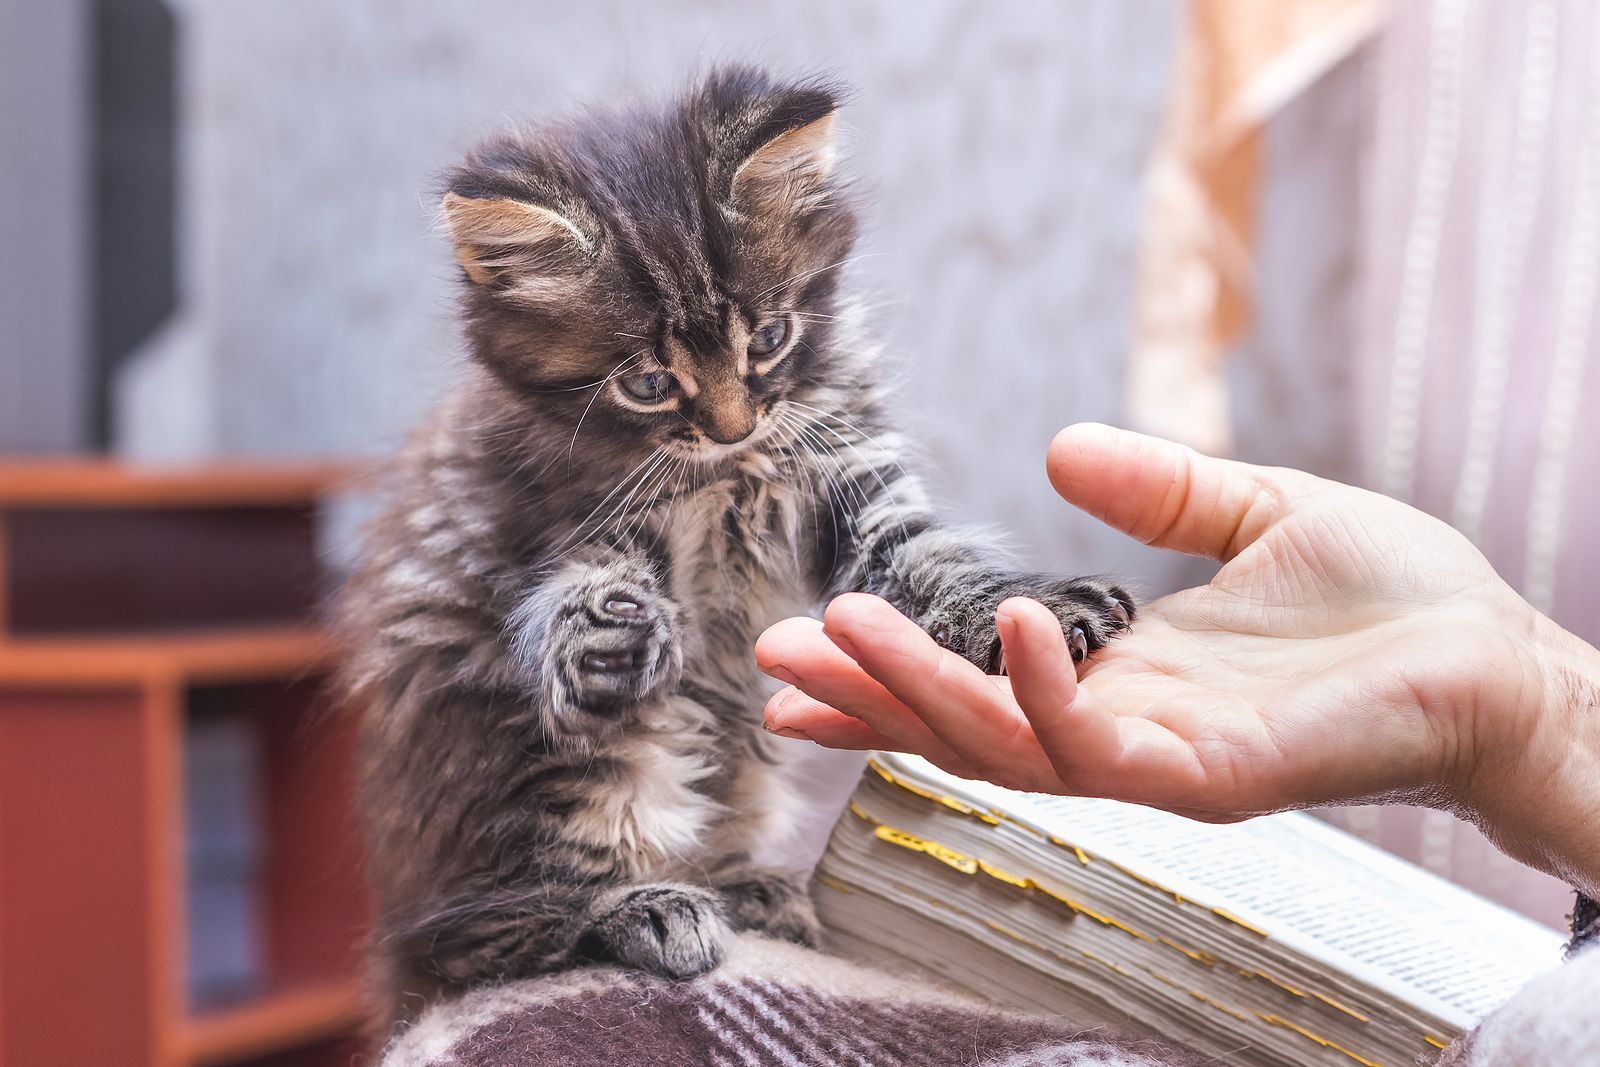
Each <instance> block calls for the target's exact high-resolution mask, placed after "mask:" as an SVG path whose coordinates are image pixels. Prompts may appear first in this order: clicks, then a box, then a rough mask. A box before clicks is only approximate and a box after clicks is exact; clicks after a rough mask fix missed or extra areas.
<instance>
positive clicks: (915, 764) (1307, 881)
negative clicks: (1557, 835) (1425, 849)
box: [879, 756, 1562, 1023]
mask: <svg viewBox="0 0 1600 1067" xmlns="http://www.w3.org/2000/svg"><path fill="white" fill-rule="evenodd" d="M879 759H881V760H883V762H884V763H885V764H886V765H887V766H889V768H890V769H891V770H892V771H894V772H895V773H896V774H904V775H906V776H907V777H909V778H911V779H912V780H914V781H918V782H921V783H922V784H924V785H927V786H929V787H931V788H933V789H934V790H935V791H936V792H941V793H950V794H952V795H955V796H959V797H961V798H963V799H966V800H969V801H974V802H976V803H977V804H979V805H981V806H983V807H989V808H997V809H1001V810H1004V811H1005V812H1007V813H1008V814H1010V815H1012V816H1013V817H1015V818H1017V819H1019V820H1020V821H1022V822H1025V823H1030V824H1032V825H1034V826H1035V827H1036V828H1037V829H1039V830H1042V831H1044V832H1045V833H1047V834H1052V835H1055V836H1057V837H1060V838H1062V839H1063V840H1065V841H1067V842H1069V843H1071V844H1073V845H1077V846H1078V847H1080V848H1082V849H1084V850H1085V851H1087V852H1088V853H1089V854H1090V855H1091V856H1096V855H1098V856H1101V857H1103V858H1105V859H1108V860H1111V861H1112V862H1114V863H1117V864H1119V865H1121V866H1124V867H1127V868H1128V869H1130V870H1132V871H1135V872H1137V873H1138V874H1139V875H1140V876H1142V877H1146V878H1149V879H1151V880H1152V881H1154V882H1157V883H1159V884H1161V885H1163V886H1165V887H1167V888H1170V889H1172V890H1173V891H1175V892H1178V893H1181V894H1183V895H1184V896H1186V897H1189V898H1191V899H1193V900H1196V901H1199V902H1203V903H1204V904H1205V905H1208V906H1212V907H1222V908H1225V909H1226V910H1228V911H1231V912H1234V913H1235V914H1237V915H1239V916H1240V917H1241V918H1243V919H1245V920H1246V921H1247V922H1249V923H1251V924H1252V925H1255V926H1258V927H1260V928H1261V929H1263V930H1266V931H1268V932H1269V933H1270V934H1271V935H1272V936H1273V937H1276V938H1280V939H1284V940H1285V941H1286V942H1288V943H1290V944H1292V945H1293V946H1294V947H1296V948H1298V949H1300V950H1301V951H1304V952H1306V953H1307V954H1308V955H1311V956H1313V957H1322V958H1328V959H1330V960H1331V959H1338V960H1339V962H1340V965H1341V966H1344V967H1346V969H1349V970H1351V971H1352V973H1356V974H1358V975H1360V976H1361V977H1363V978H1365V979H1366V980H1368V981H1371V982H1373V984H1375V985H1379V986H1382V987H1387V988H1391V989H1393V988H1395V987H1397V986H1398V987H1403V988H1404V990H1405V991H1406V994H1407V995H1408V996H1411V997H1412V999H1416V1000H1419V1001H1424V1002H1432V1003H1431V1004H1430V1005H1429V1006H1430V1007H1432V1008H1434V1010H1436V1011H1437V1012H1438V1013H1439V1014H1440V1015H1442V1016H1444V1017H1446V1018H1455V1019H1460V1020H1462V1022H1463V1023H1465V1022H1468V1021H1470V1020H1475V1019H1477V1018H1480V1017H1481V1016H1482V1015H1483V1014H1484V1013H1485V1012H1487V1011H1488V1010H1489V1009H1491V1008H1493V1007H1494V1006H1496V1005H1497V1004H1499V1003H1501V1002H1502V1001H1504V1000H1505V999H1506V998H1508V997H1509V996H1510V995H1511V994H1512V993H1514V992H1515V991H1516V990H1517V989H1518V988H1520V987H1521V986H1522V985H1523V984H1524V983H1526V982H1527V981H1528V979H1529V978H1531V977H1533V976H1534V975H1535V974H1538V973H1540V972H1542V971H1545V970H1548V969H1550V968H1551V967H1553V966H1556V965H1557V964H1558V963H1559V962H1560V959H1561V944H1562V938H1561V936H1560V935H1559V934H1557V933H1556V932H1555V931H1553V930H1551V929H1549V928H1548V927H1545V926H1542V925H1540V924H1538V923H1535V922H1533V921H1532V920H1530V919H1527V918H1524V917H1523V916H1521V915H1518V914H1516V913H1514V912H1511V911H1509V910H1508V909H1505V908H1502V907H1500V906H1499V905H1497V904H1494V903H1492V902H1490V901H1488V900H1485V899H1483V898H1482V897H1479V896H1477V895H1476V894H1473V893H1470V892H1468V891H1466V890H1464V889H1461V888H1460V887H1458V886H1455V885H1453V884H1451V883H1449V882H1447V881H1445V880H1444V879H1442V878H1438V877H1436V876H1434V875H1432V874H1430V873H1428V872H1426V871H1423V870H1421V869H1420V868H1417V867H1415V866H1413V865H1411V864H1409V863H1406V862H1405V861H1403V860H1400V859H1398V858H1397V857H1394V856H1392V855H1390V854H1389V853H1386V852H1384V851H1383V850H1381V849H1378V848H1376V847H1374V846H1372V845H1369V844H1367V843H1366V842H1363V841H1360V840H1358V839H1356V838H1353V837H1351V836H1350V835H1348V834H1345V833H1343V832H1342V831H1340V830H1338V829H1335V828H1334V827H1332V826H1329V825H1328V824H1326V823H1323V822H1321V821H1320V820H1317V819H1315V818H1313V817H1312V816H1309V815H1304V814H1300V813H1286V814H1281V815H1269V816H1262V817H1260V818H1257V819H1252V820H1249V821H1247V822H1242V823H1234V824H1231V825H1225V826H1219V825H1212V824H1209V823H1200V822H1194V821H1192V820H1189V819H1185V818H1183V817H1181V816H1178V815H1173V814H1171V813H1168V812H1164V811H1157V810H1155V809H1152V808H1145V807H1140V806H1138V805H1132V804H1122V803H1118V802H1116V801H1109V800H1090V799H1084V798H1081V797H1055V796H1046V795H1039V794H1031V793H1016V792H1012V791H1010V790H1006V789H1002V788H1000V787H998V786H994V785H990V784H988V783H983V782H970V781H967V780H965V779H961V778H957V777H955V776H953V775H949V774H946V773H945V772H943V771H940V770H939V769H938V768H936V767H934V766H933V765H932V764H929V763H927V762H926V761H923V760H919V759H915V758H912V757H903V756H895V757H892V758H886V757H879ZM1415 993H1420V994H1423V996H1422V997H1420V998H1419V997H1416V996H1414V995H1413V994H1415Z"/></svg>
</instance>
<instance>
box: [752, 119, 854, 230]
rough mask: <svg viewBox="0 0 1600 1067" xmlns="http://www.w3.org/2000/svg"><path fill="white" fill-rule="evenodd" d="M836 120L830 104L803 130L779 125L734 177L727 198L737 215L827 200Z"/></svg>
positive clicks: (836, 152) (835, 156)
mask: <svg viewBox="0 0 1600 1067" xmlns="http://www.w3.org/2000/svg"><path fill="white" fill-rule="evenodd" d="M837 118H838V113H837V112H836V111H834V110H833V108H832V106H831V105H830V106H829V108H828V110H827V111H826V112H824V113H823V114H822V115H820V116H818V117H816V118H812V119H810V120H809V121H804V122H802V123H800V124H799V125H791V126H787V127H785V126H782V125H779V126H778V127H777V129H776V132H775V133H774V134H773V135H772V136H771V137H770V139H768V140H767V141H766V142H765V143H763V144H761V145H760V146H759V147H757V148H756V149H755V150H754V151H753V152H751V153H750V154H749V155H748V156H746V157H745V159H744V161H743V162H742V163H740V164H739V166H738V168H737V169H736V170H735V171H734V172H733V183H732V186H731V187H730V189H729V193H728V199H729V201H730V203H731V204H732V205H733V208H734V210H735V211H740V212H748V211H751V210H762V209H772V208H781V207H788V208H791V209H800V210H803V209H804V208H806V207H807V206H809V205H811V204H814V203H815V202H817V201H818V200H820V199H823V198H824V197H825V196H826V192H827V188H828V181H829V179H830V178H832V177H833V169H834V165H835V164H836V163H837V162H838V159H839V147H838V135H837Z"/></svg>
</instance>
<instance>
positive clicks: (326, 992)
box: [176, 981, 363, 1067]
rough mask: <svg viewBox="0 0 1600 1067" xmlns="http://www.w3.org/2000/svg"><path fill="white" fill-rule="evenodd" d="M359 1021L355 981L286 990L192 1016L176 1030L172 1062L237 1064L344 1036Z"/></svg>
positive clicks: (208, 1066) (196, 1066) (205, 1066)
mask: <svg viewBox="0 0 1600 1067" xmlns="http://www.w3.org/2000/svg"><path fill="white" fill-rule="evenodd" d="M362 1018H363V1015H362V994H361V985H360V983H359V982H354V981H345V982H329V983H326V984H320V985H312V986H304V987H301V988H299V989H288V990H284V991H282V992H279V993H271V994H268V995H266V996H264V997H262V998H260V999H259V1000H254V1001H250V1002H248V1003H246V1004H242V1005H240V1006H238V1007H234V1008H226V1009H222V1010H219V1011H215V1012H207V1013H205V1014H202V1015H197V1016H193V1017H191V1018H190V1019H188V1020H187V1021H186V1022H185V1023H184V1024H183V1026H182V1027H181V1028H180V1029H179V1032H178V1049H177V1056H176V1059H177V1062H179V1063H182V1064H187V1065H189V1067H218V1065H221V1064H227V1063H237V1062H239V1061H241V1060H248V1059H253V1058H255V1057H257V1056H265V1055H269V1054H271V1053H274V1052H281V1051H284V1050H286V1049H292V1048H296V1047H299V1046H302V1045H309V1044H312V1043H313V1042H316V1041H321V1040H323V1039H325V1038H330V1037H342V1036H345V1035H347V1034H350V1033H352V1032H354V1031H355V1029H356V1028H357V1027H359V1026H360V1025H361V1021H362Z"/></svg>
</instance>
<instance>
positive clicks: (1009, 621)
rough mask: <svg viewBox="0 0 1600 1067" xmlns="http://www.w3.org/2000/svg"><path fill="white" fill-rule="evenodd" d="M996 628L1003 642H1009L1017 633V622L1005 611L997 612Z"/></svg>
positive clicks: (995, 616)
mask: <svg viewBox="0 0 1600 1067" xmlns="http://www.w3.org/2000/svg"><path fill="white" fill-rule="evenodd" d="M994 628H995V629H996V630H998V631H1000V637H1001V639H1002V640H1006V641H1009V640H1010V639H1011V635H1012V634H1013V633H1015V632H1016V628H1017V620H1016V619H1014V618H1012V617H1011V616H1010V615H1007V614H1006V613H1005V612H1003V611H997V612H995V613H994Z"/></svg>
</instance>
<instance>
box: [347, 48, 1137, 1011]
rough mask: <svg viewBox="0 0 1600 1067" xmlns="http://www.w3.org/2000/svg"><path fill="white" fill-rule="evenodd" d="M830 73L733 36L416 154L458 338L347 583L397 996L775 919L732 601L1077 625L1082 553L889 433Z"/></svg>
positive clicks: (700, 961) (761, 771) (426, 994)
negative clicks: (1077, 555) (441, 236)
mask: <svg viewBox="0 0 1600 1067" xmlns="http://www.w3.org/2000/svg"><path fill="white" fill-rule="evenodd" d="M838 102H839V99H838V96H837V95H836V94H835V92H833V91H832V90H830V89H829V88H827V87H825V86H823V85H820V84H818V83H814V82H798V83H785V82H779V81H775V80H773V79H771V78H769V77H768V76H767V75H765V74H763V73H761V72H759V71H756V70H752V69H743V68H740V69H729V70H723V71H720V72H718V73H715V74H712V75H711V76H710V77H708V78H707V79H706V80H705V81H704V82H703V83H701V84H700V85H699V86H697V87H696V88H694V89H693V90H692V91H691V92H689V93H688V94H687V95H685V96H684V97H683V98H682V99H681V100H680V101H678V102H676V103H675V104H674V105H673V106H670V107H668V108H665V109H663V110H660V111H654V112H630V113H627V114H610V115H589V116H585V117H583V118H580V119H576V120H573V121H570V122H567V123H564V124H557V125H552V126H549V127H546V128H544V129H542V130H540V131H538V132H535V133H531V134H508V135H505V136H502V137H499V138H496V139H494V140H491V141H490V142H489V143H487V144H486V145H484V146H482V147H481V148H479V149H478V150H477V151H476V152H474V153H473V154H472V155H470V156H469V157H468V158H467V160H466V161H465V162H464V163H463V164H462V165H461V166H460V167H458V168H457V169H456V170H455V171H454V172H453V173H452V174H450V176H449V179H448V191H447V192H446V193H445V196H444V205H443V208H444V216H445V220H446V222H447V224H448V228H449V232H450V235H451V237H452V239H453V241H454V245H455V253H456V258H457V260H458V261H459V264H460V267H461V277H462V286H461V290H462V292H461V301H462V311H463V319H464V322H465V329H466V336H467V339H468V342H469V345H470V350H471V355H472V356H473V369H472V371H471V373H470V377H469V378H468V379H467V381H466V382H465V383H464V384H463V385H462V386H461V387H460V388H459V390H458V391H457V392H455V393H454V394H453V395H452V396H451V397H450V398H449V399H448V400H447V401H446V402H445V404H444V405H443V406H442V408H441V409H440V410H439V411H438V412H437V414H436V416H435V418H434V419H433V420H432V422H431V423H430V424H429V425H428V426H427V427H426V428H425V430H424V431H423V432H422V433H421V434H419V435H418V436H417V437H416V438H415V440H414V442H413V443H412V445H411V446H410V448H409V450H408V451H407V453H406V454H405V456H404V457H403V461H402V464H401V476H400V478H399V480H398V484H397V485H396V487H395V495H394V500H393V502H392V505H391V507H390V508H389V510H388V512H387V514H386V516H385V517H384V518H382V519H381V520H380V521H379V522H378V523H377V524H376V525H375V527H374V530H373V532H372V534H371V536H370V541H369V544H368V547H367V551H366V559H365V564H364V566H363V568H362V569H361V572H360V573H359V574H358V576H357V577H356V579H355V580H354V581H353V582H352V584H351V587H350V589H349V592H348V594H347V598H346V601H345V617H346V621H347V626H348V633H349V635H350V636H351V638H352V639H353V648H352V652H353V655H352V659H351V671H352V682H353V685H354V686H355V688H356V689H357V691H358V692H359V693H360V695H361V697H362V699H363V700H364V701H365V703H366V706H367V708H368V711H367V719H366V721H365V755H364V785H365V807H366V812H367V820H368V825H369V831H370V839H371V850H372V864H371V873H372V879H373V883H374V885H375V887H376V890H377V895H378V899H379V915H378V939H377V945H378V955H379V957H380V962H381V963H382V964H383V966H384V968H385V970H386V972H387V981H388V983H389V987H390V988H389V992H390V994H391V995H392V997H393V998H394V999H393V1004H394V1010H395V1015H396V1017H407V1016H411V1015H414V1014H415V1009H416V1008H417V1007H418V1006H419V1005H420V1003H424V1002H426V1001H427V1000H430V999H432V998H433V997H435V996H438V995H442V994H447V993H450V992H454V991H459V990H462V989H465V988H467V987H470V986H473V985H475V984H480V983H484V982H492V981H496V980H499V979H506V978H514V977H518V976H526V975H529V974H535V973H539V972H544V971H550V970H555V969H559V968H563V967H567V966H569V965H572V964H574V963H576V962H579V961H585V960H609V961H614V962H618V963H621V964H624V965H627V966H629V967H634V968H639V969H642V970H644V971H647V972H652V973H655V974H658V975H665V976H669V977H674V978H682V977H688V976H692V975H696V974H700V973H702V972H704V971H706V970H708V969H710V968H712V967H714V966H716V964H717V962H718V960H719V958H720V954H721V952H722V949H723V945H724V943H725V941H726V939H727V938H728V937H729V936H730V932H731V931H737V930H754V931H761V932H765V933H767V934H770V935H772V936H774V937H780V938H788V939H791V940H794V941H798V942H801V943H804V944H810V945H814V944H816V942H817V925H816V920H815V918H814V916H813V914H812V911H811V905H810V902H809V900H808V899H807V895H806V889H805V887H804V885H803V883H802V882H800V881H798V880H796V879H795V878H794V877H793V876H790V875H785V874H781V873H777V872H773V871H768V870H762V869H759V868H757V867H755V866H753V865H752V864H751V862H750V860H749V855H750V853H751V851H752V849H753V847H754V846H755V844H756V843H757V842H758V841H759V840H761V839H762V838H763V836H764V835H766V834H768V833H771V832H773V830H774V828H775V827H777V826H778V825H780V824H781V821H782V818H783V814H784V811H785V809H786V808H787V807H789V806H790V802H789V801H788V800H787V799H786V798H785V796H784V795H783V794H782V792H781V788H780V785H779V782H780V778H781V775H780V767H779V764H780V763H781V762H782V761H783V759H784V758H785V756H786V755H787V754H788V743H787V742H783V741H781V740H777V739H775V738H772V737H770V736H768V735H767V734H766V733H764V732H763V731H762V730H761V728H760V722H759V717H760V713H761V708H762V705H763V703H764V702H765V700H766V698H767V696H768V695H769V694H770V693H771V692H772V691H773V686H772V684H771V683H769V682H768V680H767V679H765V678H763V677H762V676H761V675H760V674H759V673H758V672H757V670H756V668H755V666H754V663H753V659H752V647H753V644H754V642H755V638H756V636H757V635H758V634H759V633H760V632H761V631H762V629H763V628H764V627H766V626H767V625H769V624H770V623H773V622H775V621H777V620H778V619H781V618H784V617H786V616H789V615H795V614H804V613H808V612H813V611H815V610H816V608H817V606H818V605H819V604H821V603H823V602H825V601H826V600H827V599H828V598H830V597H832V596H834V595H836V594H838V593H842V592H845V591H848V590H865V591H868V592H872V593H876V594H878V595H880V596H883V597H885V598H887V599H888V600H889V601H890V602H891V603H893V604H894V605H895V606H896V607H898V608H899V609H900V610H902V611H904V612H905V613H907V614H908V615H909V616H911V617H912V618H913V619H915V620H917V622H918V623H919V624H920V625H922V626H923V627H925V628H926V629H927V630H928V632H929V633H930V634H933V635H934V636H935V638H936V639H938V640H939V641H941V642H942V643H944V644H946V645H947V646H948V647H950V648H952V649H955V650H957V651H958V652H959V653H960V654H962V655H963V656H965V657H966V658H967V659H969V660H971V661H972V662H973V663H976V664H978V665H980V666H983V667H985V668H987V669H990V670H995V669H996V668H997V667H998V665H999V664H998V656H999V652H998V649H999V646H998V642H997V640H996V635H995V628H994V609H995V606H996V605H997V604H998V603H999V602H1000V601H1001V600H1003V599H1004V598H1006V597H1008V596H1011V595H1016V594H1020V595H1027V596H1032V597H1035V598H1037V599H1039V600H1041V601H1043V602H1044V603H1045V604H1047V605H1049V606H1050V607H1051V608H1052V609H1053V610H1054V611H1055V612H1056V614H1057V615H1058V616H1059V617H1060V619H1061V624H1062V627H1063V628H1064V630H1065V632H1066V633H1068V634H1069V635H1070V636H1071V645H1072V648H1073V652H1074V655H1075V656H1076V657H1077V658H1080V659H1081V658H1082V657H1083V656H1084V655H1086V654H1088V653H1091V652H1093V651H1094V650H1096V649H1098V648H1100V647H1101V646H1102V645H1104V644H1105V643H1106V641H1108V640H1109V639H1111V638H1112V637H1113V636H1115V635H1116V634H1117V633H1118V632H1119V631H1121V630H1122V629H1123V628H1124V627H1126V626H1127V625H1128V621H1129V619H1130V618H1131V616H1132V614H1133V604H1132V601H1131V600H1130V599H1129V598H1128V596H1127V595H1126V594H1125V593H1124V592H1123V591H1122V590H1120V589H1118V588H1116V587H1115V586H1111V585H1107V584H1104V583H1102V582H1099V581H1094V580H1089V579H1073V580H1064V579H1056V578H1050V577H1045V576H1039V575H1032V574H1023V573H1018V572H1016V571H1014V570H1013V569H1011V568H1010V566H1009V565H1008V564H1007V563H1006V562H1005V560H1004V559H1003V558H1002V557H1000V556H999V555H998V554H997V552H996V551H995V549H994V548H993V547H992V545H991V544H990V543H989V541H988V540H987V539H986V538H984V537H982V536H978V535H973V534H967V533H962V532H959V531H957V530H954V529H951V528H949V527H947V526H945V525H943V524H942V523H941V522H940V520H939V519H938V518H937V517H936V516H935V514H934V512H933V510H932V508H931V507H930V505H929V503H928V501H927V498H926V496H925V495H924V493H923V490H922V488H921V487H920V486H919V485H918V483H917V482H916V480H915V479H914V478H912V477H911V476H909V475H908V474H906V473H905V472H904V471H903V470H902V469H901V467H900V465H899V463H897V462H896V458H897V457H898V456H899V455H900V454H901V453H902V452H903V451H904V448H903V446H902V444H901V441H900V439H899V438H898V437H897V436H896V435H895V434H894V433H893V432H892V431H891V430H890V429H888V428H887V424H886V422H885V417H884V414H883V409H884V402H885V396H884V393H885V389H884V387H883V385H882V384H881V383H880V381H879V379H878V377H877V373H876V371H875V369H874V365H873V360H874V350H873V348H872V346H871V345H870V344H869V343H868V342H867V341H866V340H865V339H864V337H863V333H862V322H861V317H862V316H861V314H860V311H859V309H858V305H857V304H856V302H855V301H854V300H853V299H852V296H851V293H850V292H849V289H848V287H847V285H846V283H845V280H844V277H843V270H844V268H845V266H846V264H847V263H848V262H849V259H850V251H851V246H852V244H853V242H854V240H855V237H856V219H855V215H854V212H853V209H852V206H851V203H850V198H849V195H848V193H849V189H848V187H847V184H846V183H845V182H843V181H842V180H841V179H840V177H839V176H838V174H837V173H836V170H835V156H836V150H835V110H836V108H837V106H838Z"/></svg>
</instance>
